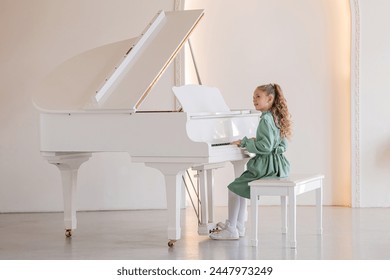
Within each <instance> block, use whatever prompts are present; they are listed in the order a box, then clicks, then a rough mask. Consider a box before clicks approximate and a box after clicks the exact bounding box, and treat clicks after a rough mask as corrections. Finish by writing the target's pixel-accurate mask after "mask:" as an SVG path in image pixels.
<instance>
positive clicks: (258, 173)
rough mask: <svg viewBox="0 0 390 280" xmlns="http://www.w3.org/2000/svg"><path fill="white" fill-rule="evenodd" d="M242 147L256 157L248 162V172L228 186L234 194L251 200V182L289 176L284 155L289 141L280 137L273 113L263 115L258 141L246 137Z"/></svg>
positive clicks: (258, 128) (288, 166)
mask: <svg viewBox="0 0 390 280" xmlns="http://www.w3.org/2000/svg"><path fill="white" fill-rule="evenodd" d="M241 147H243V148H246V149H247V151H248V152H250V153H253V154H255V156H254V157H253V158H251V159H250V160H249V161H248V163H247V166H246V168H247V169H246V171H245V172H244V173H242V175H241V176H240V177H238V178H236V179H235V180H234V181H233V182H232V183H231V184H230V185H229V186H228V188H229V190H231V191H232V192H234V193H236V194H238V195H239V196H242V197H245V198H250V187H249V185H248V183H249V182H251V181H254V180H257V179H260V178H264V177H287V176H288V174H289V172H290V163H289V162H288V160H287V159H286V157H285V156H284V154H283V153H284V152H285V151H286V149H287V140H286V139H285V138H281V137H280V130H279V128H277V127H276V125H275V122H274V119H273V116H272V113H271V112H269V111H267V112H263V113H262V115H261V120H260V122H259V125H258V127H257V131H256V139H248V138H247V137H244V138H243V139H242V140H241Z"/></svg>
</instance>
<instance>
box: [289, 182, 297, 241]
mask: <svg viewBox="0 0 390 280" xmlns="http://www.w3.org/2000/svg"><path fill="white" fill-rule="evenodd" d="M296 208H297V205H296V195H295V190H294V189H292V190H290V191H289V195H288V233H289V234H288V241H289V243H290V247H291V248H296V247H297V239H296V235H297V233H296Z"/></svg>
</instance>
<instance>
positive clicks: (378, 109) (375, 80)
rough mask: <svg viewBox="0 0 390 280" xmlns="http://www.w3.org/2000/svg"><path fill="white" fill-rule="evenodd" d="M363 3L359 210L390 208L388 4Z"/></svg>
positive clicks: (379, 1) (361, 20) (389, 49)
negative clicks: (363, 208) (364, 208)
mask: <svg viewBox="0 0 390 280" xmlns="http://www.w3.org/2000/svg"><path fill="white" fill-rule="evenodd" d="M358 2H360V28H361V33H360V41H361V45H360V47H361V52H360V137H361V149H360V156H361V157H360V161H361V166H360V168H361V169H360V177H361V182H360V183H361V190H360V192H361V193H360V196H361V197H360V206H362V207H374V206H375V207H390V110H389V103H390V85H389V78H388V77H389V73H390V37H389V36H388V33H389V27H390V21H389V17H388V13H387V11H388V10H389V9H390V2H389V1H385V0H374V1H358Z"/></svg>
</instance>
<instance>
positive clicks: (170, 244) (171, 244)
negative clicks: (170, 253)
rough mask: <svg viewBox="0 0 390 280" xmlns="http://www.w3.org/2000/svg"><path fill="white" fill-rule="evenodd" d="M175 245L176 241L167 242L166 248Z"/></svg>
mask: <svg viewBox="0 0 390 280" xmlns="http://www.w3.org/2000/svg"><path fill="white" fill-rule="evenodd" d="M175 243H176V240H169V241H168V246H169V247H173V246H174V245H175Z"/></svg>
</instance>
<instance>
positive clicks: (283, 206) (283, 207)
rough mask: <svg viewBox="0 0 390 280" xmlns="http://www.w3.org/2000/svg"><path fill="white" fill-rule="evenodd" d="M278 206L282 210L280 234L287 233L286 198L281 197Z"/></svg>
mask: <svg viewBox="0 0 390 280" xmlns="http://www.w3.org/2000/svg"><path fill="white" fill-rule="evenodd" d="M280 205H281V210H282V233H283V234H286V233H287V201H286V196H284V195H282V196H281V197H280Z"/></svg>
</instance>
